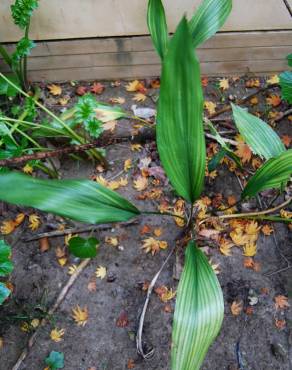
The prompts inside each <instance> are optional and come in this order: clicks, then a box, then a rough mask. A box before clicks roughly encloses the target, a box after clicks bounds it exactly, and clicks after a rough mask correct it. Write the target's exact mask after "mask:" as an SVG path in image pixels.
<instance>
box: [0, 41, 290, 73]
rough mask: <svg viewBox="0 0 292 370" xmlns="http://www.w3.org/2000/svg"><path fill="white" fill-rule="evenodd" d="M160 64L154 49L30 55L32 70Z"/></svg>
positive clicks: (259, 55)
mask: <svg viewBox="0 0 292 370" xmlns="http://www.w3.org/2000/svg"><path fill="white" fill-rule="evenodd" d="M290 51H291V48H290V47H289V46H279V47H278V46H277V47H256V48H229V49H228V52H227V51H226V49H199V50H198V57H199V59H200V61H201V62H224V61H248V60H249V61H253V60H259V61H260V60H285V57H286V55H288V54H289V53H290ZM153 64H159V58H158V56H157V54H156V52H155V51H135V52H122V53H99V54H86V55H81V54H78V55H70V56H67V55H65V56H64V55H62V56H50V55H49V56H47V57H32V58H30V59H29V63H28V69H29V70H30V71H41V70H50V69H53V70H54V69H56V70H57V69H60V68H62V69H66V68H77V67H79V66H82V67H83V68H85V67H102V66H117V67H118V66H130V65H153ZM0 68H1V70H3V71H4V72H7V71H8V70H9V68H8V67H7V66H6V64H5V63H4V61H0Z"/></svg>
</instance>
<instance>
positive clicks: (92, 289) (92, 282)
mask: <svg viewBox="0 0 292 370" xmlns="http://www.w3.org/2000/svg"><path fill="white" fill-rule="evenodd" d="M87 289H88V290H89V291H90V292H96V280H95V278H94V279H90V281H89V283H88V284H87Z"/></svg>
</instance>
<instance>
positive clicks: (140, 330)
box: [136, 246, 176, 359]
mask: <svg viewBox="0 0 292 370" xmlns="http://www.w3.org/2000/svg"><path fill="white" fill-rule="evenodd" d="M175 248H176V246H175V247H173V248H172V250H171V251H170V253H169V254H168V256H167V257H166V260H165V261H164V262H163V264H162V266H161V267H160V269H159V271H158V272H157V273H156V274H155V276H154V278H153V279H152V281H151V283H150V285H149V287H148V290H147V297H146V300H145V303H144V306H143V310H142V313H141V316H140V319H139V327H138V331H137V335H136V348H137V352H138V354H139V355H141V356H142V357H143V359H149V358H151V357H152V356H153V353H154V349H153V348H152V349H151V350H150V351H149V352H147V353H145V352H144V349H143V341H142V335H143V326H144V320H145V315H146V311H147V307H148V304H149V301H150V296H151V293H152V290H153V288H154V286H155V284H156V281H157V279H158V277H159V275H160V273H161V271H162V270H163V268H164V267H165V265H166V264H167V262H168V260H169V259H170V257H171V256H172V254H173V252H174V251H175Z"/></svg>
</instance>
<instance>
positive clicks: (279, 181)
mask: <svg viewBox="0 0 292 370" xmlns="http://www.w3.org/2000/svg"><path fill="white" fill-rule="evenodd" d="M291 174H292V149H290V150H286V151H285V152H284V153H281V154H280V155H279V156H277V157H276V158H271V159H269V160H268V161H267V162H266V163H265V164H264V165H263V166H262V167H261V168H260V169H258V170H257V172H256V173H255V175H253V176H252V178H251V179H250V180H249V181H248V183H247V185H246V187H245V188H244V190H243V192H242V194H241V198H242V199H244V198H246V197H253V196H255V195H256V194H257V193H259V192H260V191H263V190H266V189H272V188H274V189H277V188H281V187H282V185H283V184H285V183H286V182H287V181H288V180H289V177H290V176H291Z"/></svg>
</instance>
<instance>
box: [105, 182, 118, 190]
mask: <svg viewBox="0 0 292 370" xmlns="http://www.w3.org/2000/svg"><path fill="white" fill-rule="evenodd" d="M120 186H121V185H120V182H119V181H110V182H109V183H108V184H107V187H108V188H109V189H111V190H117V189H118V188H119V187H120Z"/></svg>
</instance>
